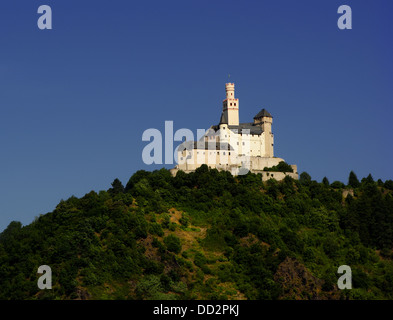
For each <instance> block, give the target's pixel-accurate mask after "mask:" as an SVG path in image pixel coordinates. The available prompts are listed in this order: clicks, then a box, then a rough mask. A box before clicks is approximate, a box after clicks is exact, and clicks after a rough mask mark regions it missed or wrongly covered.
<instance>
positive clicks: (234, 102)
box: [222, 83, 239, 126]
mask: <svg viewBox="0 0 393 320" xmlns="http://www.w3.org/2000/svg"><path fill="white" fill-rule="evenodd" d="M225 90H226V94H227V97H226V99H225V100H224V101H223V102H222V111H223V117H224V118H225V119H226V121H227V122H228V125H230V126H238V125H239V99H235V84H234V83H226V84H225Z"/></svg>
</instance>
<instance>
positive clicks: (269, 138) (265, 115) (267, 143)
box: [254, 109, 274, 158]
mask: <svg viewBox="0 0 393 320" xmlns="http://www.w3.org/2000/svg"><path fill="white" fill-rule="evenodd" d="M254 123H255V124H256V125H260V126H261V127H262V131H263V133H262V134H263V137H264V148H263V149H264V157H270V158H272V157H273V156H274V149H273V145H274V136H273V132H272V124H273V117H272V115H271V114H270V113H269V112H268V111H267V110H266V109H262V110H261V111H259V113H258V114H257V115H256V116H255V117H254Z"/></svg>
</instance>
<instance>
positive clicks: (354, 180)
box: [348, 171, 360, 188]
mask: <svg viewBox="0 0 393 320" xmlns="http://www.w3.org/2000/svg"><path fill="white" fill-rule="evenodd" d="M348 186H349V187H352V188H358V187H359V186H360V182H359V180H358V177H357V176H356V174H355V172H353V171H351V172H350V173H349V177H348Z"/></svg>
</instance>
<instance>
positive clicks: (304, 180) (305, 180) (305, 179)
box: [299, 172, 311, 186]
mask: <svg viewBox="0 0 393 320" xmlns="http://www.w3.org/2000/svg"><path fill="white" fill-rule="evenodd" d="M299 182H300V183H301V184H304V185H306V186H307V185H309V184H310V183H311V176H310V175H309V174H308V173H307V172H302V173H301V174H300V177H299Z"/></svg>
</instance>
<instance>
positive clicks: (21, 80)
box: [0, 0, 393, 230]
mask: <svg viewBox="0 0 393 320" xmlns="http://www.w3.org/2000/svg"><path fill="white" fill-rule="evenodd" d="M44 4H47V5H50V6H51V7H52V10H53V30H44V31H41V30H39V29H38V28H37V19H38V17H39V15H38V14H37V9H38V7H39V6H40V5H44ZM342 4H347V5H350V6H351V7H352V11H353V29H352V30H343V31H341V30H339V29H338V28H337V19H338V17H339V15H338V14H337V9H338V7H339V6H340V5H342ZM392 16H393V1H391V0H379V1H375V0H373V1H371V0H369V1H359V0H356V1H344V0H341V1H335V0H323V1H322V0H318V1H315V0H307V1H306V0H299V1H293V0H286V1H261V0H259V1H228V0H226V1H218V0H214V1H211V0H210V1H201V0H199V1H189V0H186V1H185V0H181V1H162V0H161V1H140V2H134V1H129V0H124V1H109V0H107V1H101V0H95V1H76V0H67V1H59V0H58V1H48V0H45V1H44V0H40V1H37V0H4V1H2V4H1V7H0V30H1V31H0V148H1V149H0V150H1V151H0V155H1V157H0V230H2V229H4V228H5V227H6V226H7V225H8V224H9V222H11V221H12V220H18V221H21V222H22V223H23V224H28V223H30V222H31V221H32V220H33V219H34V217H35V216H38V215H39V214H42V213H46V212H48V211H52V210H53V209H54V208H55V206H56V204H57V203H58V202H59V201H60V200H61V199H66V198H68V197H70V196H71V195H76V196H83V195H84V194H85V193H88V192H89V191H91V190H96V191H99V190H102V189H107V188H109V187H110V183H111V182H112V181H113V179H114V178H116V177H118V178H119V179H120V180H122V182H123V183H124V184H126V183H127V181H128V178H129V177H130V176H131V175H132V173H134V172H135V171H136V170H138V169H146V170H154V169H157V168H160V167H161V166H146V165H144V164H143V162H142V158H141V154H142V150H143V147H144V146H145V145H146V143H145V142H142V139H141V137H142V133H143V131H144V130H145V129H148V128H157V129H163V128H164V121H165V120H173V121H174V128H175V130H177V129H179V128H182V127H185V128H189V129H191V130H193V131H194V133H196V129H198V128H205V129H207V128H208V127H209V126H210V125H212V124H217V122H218V121H219V117H220V114H221V108H222V104H221V103H222V100H223V99H224V97H225V82H228V73H230V74H231V78H230V81H231V82H235V84H236V95H237V98H239V99H240V120H241V122H248V121H252V117H253V116H254V115H255V114H256V113H257V112H258V111H259V110H260V109H261V108H266V109H268V110H269V112H271V113H272V115H273V117H274V123H273V131H274V133H275V155H276V156H279V157H282V158H284V159H285V160H286V161H287V162H289V163H291V164H292V163H295V164H297V165H298V168H299V172H303V171H307V172H308V173H309V174H310V175H311V176H312V177H313V178H314V179H317V180H321V179H322V178H323V177H324V176H327V177H328V178H329V180H330V181H331V182H332V181H334V180H341V181H343V182H347V177H348V174H349V172H350V170H354V171H355V172H356V173H357V175H358V177H359V178H362V177H364V176H366V175H367V174H368V173H371V174H372V175H373V176H374V178H376V179H378V178H381V179H382V180H386V179H393V169H392V168H393V167H392V165H393V148H392V137H393V129H392V120H393V119H392V118H393V117H392V116H393V111H392V108H393V90H392V88H393V86H392V85H393V59H392V58H393V44H392V39H393V18H392ZM166 167H168V168H169V167H171V166H166Z"/></svg>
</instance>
